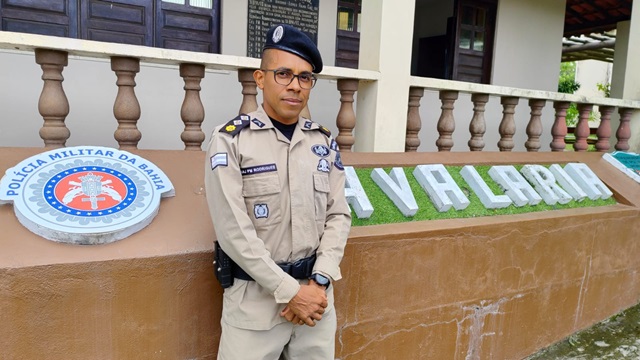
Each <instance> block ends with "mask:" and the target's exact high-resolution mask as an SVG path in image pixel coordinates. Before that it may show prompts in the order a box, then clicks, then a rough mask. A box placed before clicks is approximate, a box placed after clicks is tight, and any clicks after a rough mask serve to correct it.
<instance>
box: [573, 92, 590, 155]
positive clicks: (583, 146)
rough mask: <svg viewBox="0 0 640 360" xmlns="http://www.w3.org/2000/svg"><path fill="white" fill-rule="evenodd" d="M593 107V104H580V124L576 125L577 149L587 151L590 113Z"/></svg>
mask: <svg viewBox="0 0 640 360" xmlns="http://www.w3.org/2000/svg"><path fill="white" fill-rule="evenodd" d="M592 109H593V104H578V124H577V125H576V131H575V135H576V142H575V143H573V149H574V150H575V151H580V152H582V151H587V149H588V148H589V144H587V138H588V137H589V133H590V129H589V114H591V110H592Z"/></svg>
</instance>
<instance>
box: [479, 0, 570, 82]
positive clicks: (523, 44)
mask: <svg viewBox="0 0 640 360" xmlns="http://www.w3.org/2000/svg"><path fill="white" fill-rule="evenodd" d="M564 10H565V0H535V1H522V0H500V1H499V2H498V19H497V24H496V38H495V46H494V52H493V73H492V79H491V83H492V84H493V85H500V86H511V87H520V88H526V89H533V90H548V91H556V90H557V87H558V75H559V72H560V58H561V55H562V42H561V41H560V40H561V39H562V34H563V28H564Z"/></svg>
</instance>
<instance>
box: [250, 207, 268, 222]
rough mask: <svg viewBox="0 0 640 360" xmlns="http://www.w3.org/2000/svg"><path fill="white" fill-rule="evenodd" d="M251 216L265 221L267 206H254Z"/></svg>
mask: <svg viewBox="0 0 640 360" xmlns="http://www.w3.org/2000/svg"><path fill="white" fill-rule="evenodd" d="M253 215H254V216H255V217H256V219H266V218H268V217H269V207H268V206H267V204H255V205H254V206H253Z"/></svg>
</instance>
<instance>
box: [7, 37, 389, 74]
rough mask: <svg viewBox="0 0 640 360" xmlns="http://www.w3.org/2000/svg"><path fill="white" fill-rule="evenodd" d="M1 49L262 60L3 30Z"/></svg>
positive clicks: (221, 62) (232, 63)
mask: <svg viewBox="0 0 640 360" xmlns="http://www.w3.org/2000/svg"><path fill="white" fill-rule="evenodd" d="M0 49H10V50H21V51H31V52H33V51H35V49H49V50H58V51H64V52H67V53H68V54H69V55H76V56H81V57H90V58H110V57H113V56H122V57H134V58H138V59H140V61H141V62H147V63H154V64H164V65H176V66H178V65H180V64H183V63H195V64H203V65H204V66H205V68H207V69H214V70H227V71H237V70H239V69H247V68H249V69H257V68H258V67H260V59H256V58H250V57H246V56H236V55H222V54H211V53H202V52H194V51H185V50H172V49H161V48H153V47H148V46H140V45H128V44H117V43H108V42H100V41H93V40H83V39H71V38H63V37H55V36H47V35H36V34H27V33H16V32H8V31H0ZM318 77H319V78H321V79H331V80H335V79H341V78H350V79H358V80H368V81H375V80H378V79H379V78H380V73H379V72H377V71H370V70H360V69H347V68H340V67H334V66H325V67H324V69H323V72H322V74H318Z"/></svg>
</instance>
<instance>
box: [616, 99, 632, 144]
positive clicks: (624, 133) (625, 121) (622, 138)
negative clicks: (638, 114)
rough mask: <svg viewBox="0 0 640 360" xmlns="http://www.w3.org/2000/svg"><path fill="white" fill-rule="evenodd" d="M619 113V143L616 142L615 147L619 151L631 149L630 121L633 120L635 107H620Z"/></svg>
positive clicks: (617, 134) (617, 133)
mask: <svg viewBox="0 0 640 360" xmlns="http://www.w3.org/2000/svg"><path fill="white" fill-rule="evenodd" d="M618 113H619V114H620V126H618V131H616V137H617V138H618V143H616V146H615V148H616V150H618V151H629V139H630V138H631V128H630V127H629V123H630V121H631V115H633V109H631V108H620V109H618Z"/></svg>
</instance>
